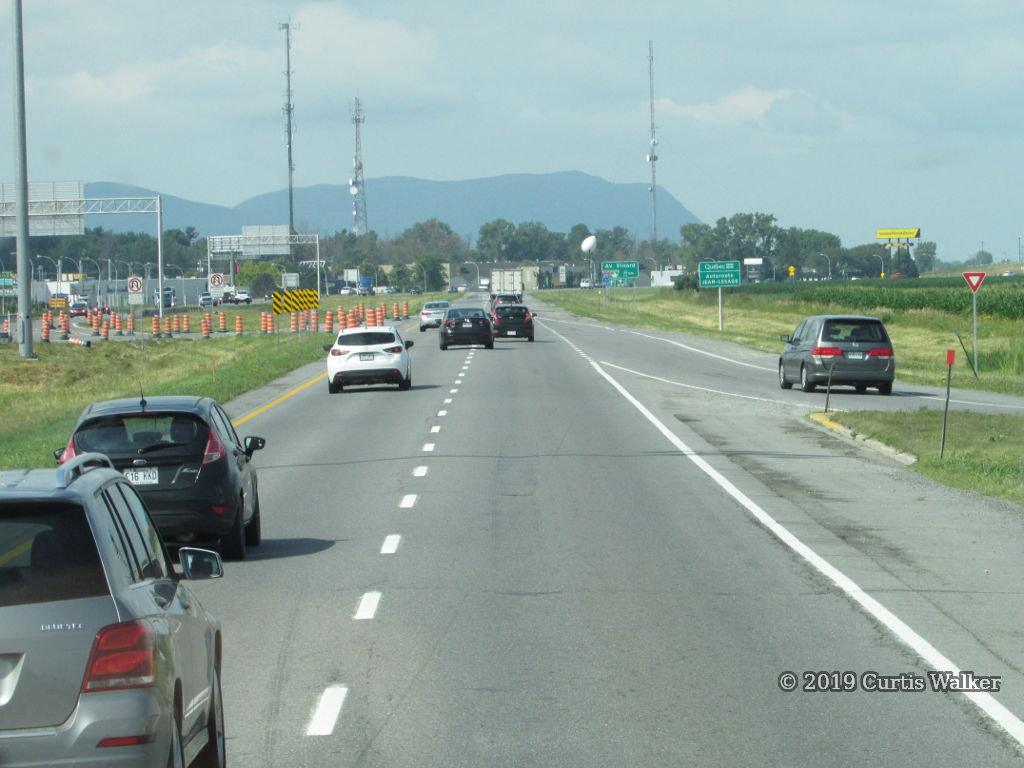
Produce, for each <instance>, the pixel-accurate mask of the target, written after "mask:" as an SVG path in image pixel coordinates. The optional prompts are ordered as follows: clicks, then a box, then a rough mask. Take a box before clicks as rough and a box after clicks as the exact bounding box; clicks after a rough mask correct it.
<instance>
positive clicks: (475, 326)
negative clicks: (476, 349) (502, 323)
mask: <svg viewBox="0 0 1024 768" xmlns="http://www.w3.org/2000/svg"><path fill="white" fill-rule="evenodd" d="M438 336H439V339H440V345H441V349H442V350H445V349H448V347H450V346H453V345H462V344H483V345H484V346H485V347H486V348H487V349H494V333H493V331H492V330H491V321H490V318H488V316H487V313H486V312H484V310H483V308H482V307H452V308H451V309H449V310H448V311H447V312H446V313H445V315H444V320H442V321H441V327H440V328H439V329H438Z"/></svg>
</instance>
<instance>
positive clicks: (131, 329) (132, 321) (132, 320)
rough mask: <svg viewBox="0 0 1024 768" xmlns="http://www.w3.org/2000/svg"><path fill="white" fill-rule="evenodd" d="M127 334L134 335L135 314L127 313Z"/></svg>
mask: <svg viewBox="0 0 1024 768" xmlns="http://www.w3.org/2000/svg"><path fill="white" fill-rule="evenodd" d="M128 335H129V336H134V335H135V315H128Z"/></svg>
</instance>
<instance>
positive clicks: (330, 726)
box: [306, 685, 348, 736]
mask: <svg viewBox="0 0 1024 768" xmlns="http://www.w3.org/2000/svg"><path fill="white" fill-rule="evenodd" d="M347 693H348V688H346V687H345V686H344V685H332V686H331V687H329V688H328V689H327V690H325V691H324V692H323V693H322V694H321V695H320V702H319V703H318V704H317V706H316V711H315V712H314V713H313V719H312V720H310V721H309V727H307V728H306V735H307V736H330V735H331V734H332V733H334V726H335V725H337V723H338V718H339V717H340V716H341V706H342V705H343V704H344V703H345V695H346V694H347Z"/></svg>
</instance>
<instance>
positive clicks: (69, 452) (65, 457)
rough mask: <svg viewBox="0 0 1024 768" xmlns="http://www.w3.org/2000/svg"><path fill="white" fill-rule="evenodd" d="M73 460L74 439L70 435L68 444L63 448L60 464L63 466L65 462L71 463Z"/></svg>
mask: <svg viewBox="0 0 1024 768" xmlns="http://www.w3.org/2000/svg"><path fill="white" fill-rule="evenodd" d="M73 458H75V437H74V435H72V436H71V437H69V438H68V444H67V445H66V446H64V452H63V453H61V455H60V462H59V463H61V464H63V463H64V462H65V461H71V459H73Z"/></svg>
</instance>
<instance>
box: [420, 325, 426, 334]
mask: <svg viewBox="0 0 1024 768" xmlns="http://www.w3.org/2000/svg"><path fill="white" fill-rule="evenodd" d="M425 330H427V326H425V325H421V326H420V333H423V332H424V331H425Z"/></svg>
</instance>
